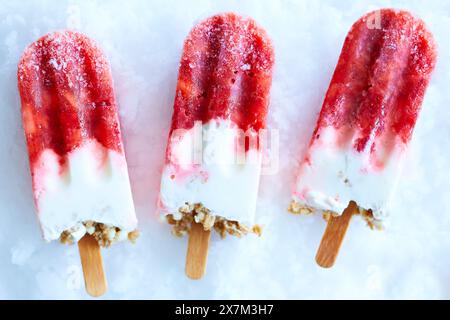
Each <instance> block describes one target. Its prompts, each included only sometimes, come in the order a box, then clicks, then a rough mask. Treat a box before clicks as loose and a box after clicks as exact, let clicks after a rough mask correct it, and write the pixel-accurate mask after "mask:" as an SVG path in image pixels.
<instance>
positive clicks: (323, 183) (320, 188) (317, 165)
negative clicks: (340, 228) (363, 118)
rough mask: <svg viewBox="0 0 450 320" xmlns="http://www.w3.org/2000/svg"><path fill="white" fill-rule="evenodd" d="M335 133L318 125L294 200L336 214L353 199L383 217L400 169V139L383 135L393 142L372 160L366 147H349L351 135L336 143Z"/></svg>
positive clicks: (340, 212)
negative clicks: (346, 140)
mask: <svg viewBox="0 0 450 320" xmlns="http://www.w3.org/2000/svg"><path fill="white" fill-rule="evenodd" d="M337 133H338V131H337V130H336V129H334V128H333V127H327V128H325V129H322V130H321V132H320V138H319V139H317V140H315V141H314V143H313V145H311V147H310V148H309V151H308V155H307V158H309V159H308V160H309V161H308V160H306V161H304V162H303V164H302V166H301V168H300V174H299V176H298V178H297V182H296V186H295V190H294V200H295V201H296V202H298V203H299V204H300V205H304V206H306V207H310V208H312V209H315V210H318V211H332V212H333V213H335V214H339V215H340V214H342V213H343V211H344V209H345V208H346V207H347V206H348V204H349V202H350V201H351V200H353V201H355V202H356V203H357V204H358V206H359V207H360V208H362V209H365V210H369V209H371V210H372V213H373V216H374V218H375V219H377V220H382V219H384V218H385V217H386V216H387V215H388V211H389V203H390V200H391V198H392V195H393V192H394V190H395V188H396V186H397V182H398V178H399V175H400V173H401V164H402V156H403V151H404V149H405V148H404V144H403V142H401V141H395V140H392V139H386V142H387V141H389V143H390V144H391V146H393V148H392V151H391V152H390V153H389V154H387V153H386V154H381V153H378V154H377V155H376V157H375V158H377V159H378V161H374V157H373V155H372V157H370V148H367V150H364V151H363V152H357V151H356V150H355V149H354V148H353V145H354V139H350V140H351V141H349V145H347V146H344V147H343V146H340V147H339V146H337V137H338V135H337ZM379 142H382V141H377V143H379ZM377 147H378V148H379V149H380V150H382V151H385V150H386V148H384V147H381V146H380V145H378V146H377ZM375 162H377V163H375Z"/></svg>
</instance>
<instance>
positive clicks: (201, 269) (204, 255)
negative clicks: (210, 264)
mask: <svg viewBox="0 0 450 320" xmlns="http://www.w3.org/2000/svg"><path fill="white" fill-rule="evenodd" d="M210 238H211V230H208V231H206V230H205V229H204V228H203V225H202V224H200V223H193V224H192V227H191V231H190V232H189V243H188V249H187V254H186V275H187V276H188V277H189V278H191V279H194V280H198V279H201V278H202V277H203V275H204V274H205V271H206V262H207V260H208V247H209V239H210Z"/></svg>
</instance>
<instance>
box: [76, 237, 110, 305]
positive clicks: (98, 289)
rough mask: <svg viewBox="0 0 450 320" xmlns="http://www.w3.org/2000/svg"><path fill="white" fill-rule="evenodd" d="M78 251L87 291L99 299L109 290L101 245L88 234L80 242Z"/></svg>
mask: <svg viewBox="0 0 450 320" xmlns="http://www.w3.org/2000/svg"><path fill="white" fill-rule="evenodd" d="M78 250H79V251H80V258H81V266H82V267H83V274H84V284H85V286H86V291H87V293H89V294H90V295H91V296H93V297H99V296H101V295H103V294H104V293H105V292H106V290H107V288H108V284H107V283H106V276H105V272H104V270H103V259H102V253H101V249H100V245H99V244H98V242H97V240H95V238H94V237H93V236H91V235H89V234H86V235H85V236H84V237H83V238H81V239H80V241H78Z"/></svg>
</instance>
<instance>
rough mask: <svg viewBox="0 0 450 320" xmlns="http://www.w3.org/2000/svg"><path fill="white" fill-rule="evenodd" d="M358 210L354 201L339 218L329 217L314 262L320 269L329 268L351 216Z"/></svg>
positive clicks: (336, 254)
mask: <svg viewBox="0 0 450 320" xmlns="http://www.w3.org/2000/svg"><path fill="white" fill-rule="evenodd" d="M357 210H358V206H357V205H356V203H355V202H354V201H350V203H349V205H348V207H347V208H346V209H345V210H344V212H343V213H342V215H341V216H338V217H333V216H332V217H330V219H329V220H328V224H327V228H326V229H325V233H324V235H323V237H322V241H320V246H319V250H317V254H316V262H317V264H318V265H319V266H321V267H322V268H331V267H332V266H333V265H334V263H335V261H336V258H337V256H338V254H339V249H340V248H341V245H342V241H343V240H344V237H345V234H346V232H347V229H348V227H349V225H350V220H351V219H352V216H353V214H355V213H356V212H357Z"/></svg>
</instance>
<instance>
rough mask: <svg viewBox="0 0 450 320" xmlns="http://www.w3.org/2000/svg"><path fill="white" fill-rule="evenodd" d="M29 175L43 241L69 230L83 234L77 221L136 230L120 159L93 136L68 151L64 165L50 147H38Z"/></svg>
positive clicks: (76, 234)
mask: <svg viewBox="0 0 450 320" xmlns="http://www.w3.org/2000/svg"><path fill="white" fill-rule="evenodd" d="M32 174H33V189H34V194H35V202H36V206H37V211H38V217H39V221H40V224H41V228H42V231H43V234H44V238H45V240H47V241H51V240H55V239H58V238H59V237H60V235H61V233H62V232H63V231H65V230H70V229H71V234H72V236H73V237H74V240H75V241H77V240H79V239H80V238H81V237H83V236H84V234H85V233H86V232H89V230H86V228H85V227H84V226H83V225H82V222H85V221H94V222H97V223H103V224H106V225H109V226H114V227H118V228H120V229H121V230H122V231H123V232H121V234H125V235H126V234H128V232H131V231H133V230H135V229H136V226H137V219H136V215H135V211H134V205H133V199H132V195H131V189H130V182H129V178H128V169H127V163H126V160H125V157H124V155H122V154H120V153H118V152H116V151H112V150H109V149H106V148H105V147H103V146H102V145H101V144H100V143H98V142H97V141H96V140H95V139H92V140H88V141H87V142H85V143H84V144H83V145H81V146H80V147H78V148H76V149H75V150H73V151H72V152H70V153H69V154H68V157H67V163H66V164H65V165H64V167H61V165H60V163H59V157H58V155H57V154H55V152H54V151H53V150H51V149H46V150H44V151H43V152H42V154H41V155H40V157H39V160H38V161H37V162H36V164H35V165H34V166H33V168H32Z"/></svg>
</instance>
